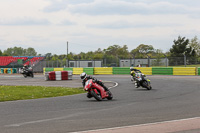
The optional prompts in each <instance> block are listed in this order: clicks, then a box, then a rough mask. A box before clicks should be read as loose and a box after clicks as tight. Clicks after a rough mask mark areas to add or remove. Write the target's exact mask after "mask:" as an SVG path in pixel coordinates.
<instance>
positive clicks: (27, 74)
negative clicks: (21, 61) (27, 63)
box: [20, 67, 34, 78]
mask: <svg viewBox="0 0 200 133" xmlns="http://www.w3.org/2000/svg"><path fill="white" fill-rule="evenodd" d="M20 73H21V74H22V75H23V76H24V77H25V78H26V77H32V78H33V77H34V74H33V69H32V67H29V68H28V69H25V68H21V70H20Z"/></svg>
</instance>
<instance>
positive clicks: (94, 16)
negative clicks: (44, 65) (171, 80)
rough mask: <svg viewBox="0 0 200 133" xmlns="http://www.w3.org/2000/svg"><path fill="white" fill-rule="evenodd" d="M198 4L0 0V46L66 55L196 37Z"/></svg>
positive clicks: (164, 45) (159, 45)
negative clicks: (67, 50)
mask: <svg viewBox="0 0 200 133" xmlns="http://www.w3.org/2000/svg"><path fill="white" fill-rule="evenodd" d="M199 7H200V1H199V0H0V47H1V50H5V49H7V48H9V47H14V46H17V47H23V48H28V47H33V48H35V49H36V51H37V52H38V53H41V54H45V53H48V52H50V53H53V54H54V53H56V54H66V42H67V41H68V42H69V52H73V53H80V52H88V51H94V50H97V49H98V48H101V49H105V48H107V47H108V46H111V45H114V44H117V45H120V46H123V45H127V46H128V48H129V50H132V49H134V48H136V47H137V46H138V45H139V44H146V45H153V47H154V48H156V49H162V50H163V51H164V52H166V51H167V50H169V49H170V48H171V46H172V45H173V40H174V39H177V38H178V36H179V35H180V36H185V37H187V38H188V39H192V38H194V36H197V37H198V38H200V25H199V24H200V15H199V14H200V8H199Z"/></svg>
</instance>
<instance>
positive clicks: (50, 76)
mask: <svg viewBox="0 0 200 133" xmlns="http://www.w3.org/2000/svg"><path fill="white" fill-rule="evenodd" d="M72 75H73V74H72V71H52V72H45V80H46V81H47V80H69V79H72Z"/></svg>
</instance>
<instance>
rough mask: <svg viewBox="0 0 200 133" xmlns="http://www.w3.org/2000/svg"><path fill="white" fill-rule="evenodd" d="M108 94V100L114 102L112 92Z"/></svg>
mask: <svg viewBox="0 0 200 133" xmlns="http://www.w3.org/2000/svg"><path fill="white" fill-rule="evenodd" d="M107 93H108V95H109V96H108V97H107V99H108V100H112V99H113V95H112V93H111V92H110V91H107Z"/></svg>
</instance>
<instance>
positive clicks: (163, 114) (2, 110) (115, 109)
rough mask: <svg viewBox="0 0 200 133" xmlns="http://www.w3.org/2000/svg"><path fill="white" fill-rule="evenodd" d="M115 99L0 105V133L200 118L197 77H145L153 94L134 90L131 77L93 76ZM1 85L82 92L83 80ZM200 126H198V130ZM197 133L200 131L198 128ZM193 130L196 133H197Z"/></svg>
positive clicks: (9, 79)
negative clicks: (43, 86)
mask: <svg viewBox="0 0 200 133" xmlns="http://www.w3.org/2000/svg"><path fill="white" fill-rule="evenodd" d="M95 77H96V78H98V79H102V80H103V81H113V83H112V84H111V83H110V82H106V83H105V84H106V85H107V86H109V87H111V86H114V85H115V84H114V82H117V83H118V86H116V87H114V88H111V92H112V93H113V96H114V99H113V100H111V101H107V100H105V101H101V102H98V101H96V100H95V99H88V98H87V97H86V94H79V95H74V96H65V97H56V98H44V99H35V100H24V101H12V102H1V103H0V132H1V133H27V132H28V133H36V132H38V133H66V132H78V131H88V130H95V129H105V128H114V127H121V126H129V125H139V124H146V123H156V122H162V121H171V120H179V119H187V118H193V117H200V77H199V76H147V77H148V78H149V79H150V80H151V83H152V87H153V89H152V90H150V91H147V90H146V89H143V88H138V89H137V88H135V87H134V84H133V83H132V82H131V81H130V76H129V75H95ZM0 85H46V86H70V87H81V80H80V79H79V77H78V76H74V77H73V80H71V81H44V76H43V75H36V76H35V78H33V79H32V78H26V79H25V78H23V77H22V76H21V75H0ZM199 125H200V124H199ZM199 129H200V127H199ZM199 129H196V130H195V131H200V130H199Z"/></svg>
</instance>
